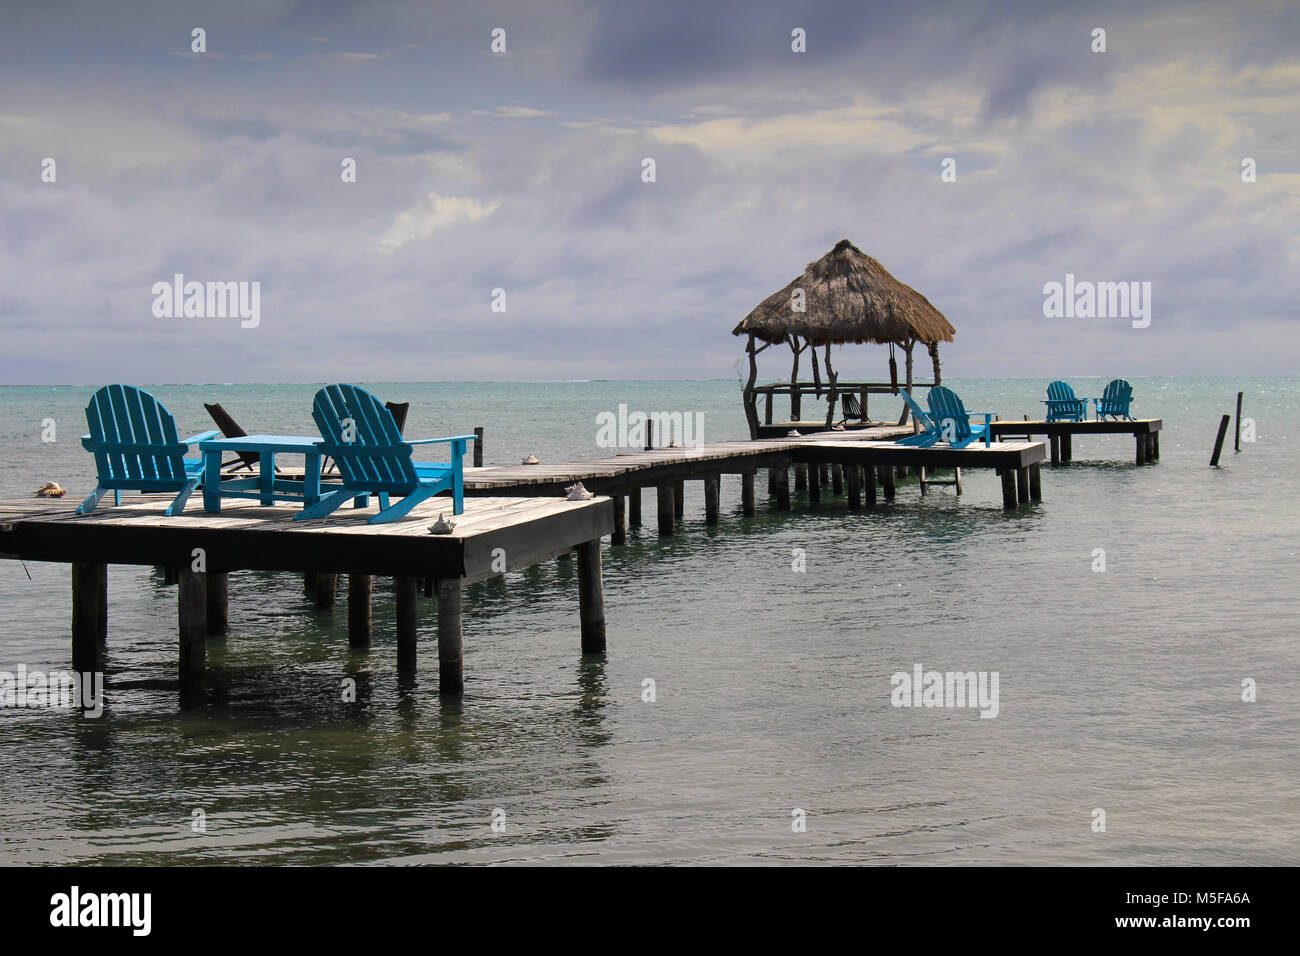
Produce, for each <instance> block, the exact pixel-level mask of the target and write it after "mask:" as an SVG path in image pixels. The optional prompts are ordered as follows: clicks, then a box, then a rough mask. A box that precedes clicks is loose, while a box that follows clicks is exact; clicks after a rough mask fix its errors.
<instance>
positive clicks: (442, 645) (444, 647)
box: [412, 542, 600, 697]
mask: <svg viewBox="0 0 1300 956" xmlns="http://www.w3.org/2000/svg"><path fill="white" fill-rule="evenodd" d="M596 543H597V544H598V545H599V543H600V542H596ZM460 591H461V589H460V581H459V580H458V579H456V578H448V579H445V580H440V581H439V582H438V692H439V693H441V694H447V695H449V696H454V697H459V696H460V695H461V694H463V693H465V652H464V649H463V647H462V633H461V599H460V597H461V595H460ZM412 644H414V641H412Z"/></svg>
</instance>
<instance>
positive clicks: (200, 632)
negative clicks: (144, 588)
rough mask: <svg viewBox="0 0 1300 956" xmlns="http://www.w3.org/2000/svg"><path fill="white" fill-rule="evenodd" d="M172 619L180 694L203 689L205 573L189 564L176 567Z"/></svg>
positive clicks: (205, 609) (205, 619) (205, 661)
mask: <svg viewBox="0 0 1300 956" xmlns="http://www.w3.org/2000/svg"><path fill="white" fill-rule="evenodd" d="M177 575H178V578H177V584H178V585H179V587H177V589H176V622H177V631H178V635H179V638H180V668H179V669H180V679H181V693H182V695H187V694H190V693H193V692H196V691H201V690H202V689H203V681H204V673H205V671H206V669H207V643H206V642H207V636H208V634H207V625H208V597H207V590H208V589H207V574H206V573H205V572H203V571H194V570H191V569H190V568H189V567H182V568H179V569H178V570H177Z"/></svg>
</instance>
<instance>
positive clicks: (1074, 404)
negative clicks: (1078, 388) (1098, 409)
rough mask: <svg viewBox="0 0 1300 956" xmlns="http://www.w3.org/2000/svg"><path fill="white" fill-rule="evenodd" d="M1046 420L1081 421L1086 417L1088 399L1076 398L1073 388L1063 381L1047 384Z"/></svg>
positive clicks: (1085, 419)
mask: <svg viewBox="0 0 1300 956" xmlns="http://www.w3.org/2000/svg"><path fill="white" fill-rule="evenodd" d="M1043 404H1044V405H1046V406H1047V420H1048V421H1049V422H1082V421H1087V419H1088V400H1087V399H1086V398H1076V397H1075V394H1074V389H1072V388H1070V386H1069V385H1067V384H1066V383H1065V382H1053V383H1052V384H1051V385H1049V386H1047V400H1046V401H1045V402H1043Z"/></svg>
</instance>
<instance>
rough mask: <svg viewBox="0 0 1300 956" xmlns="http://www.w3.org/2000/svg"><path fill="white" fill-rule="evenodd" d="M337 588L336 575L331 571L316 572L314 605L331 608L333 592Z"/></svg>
mask: <svg viewBox="0 0 1300 956" xmlns="http://www.w3.org/2000/svg"><path fill="white" fill-rule="evenodd" d="M337 589H338V575H337V574H335V573H334V572H333V571H317V572H316V606H317V607H319V608H331V607H333V606H334V592H335V591H336V590H337Z"/></svg>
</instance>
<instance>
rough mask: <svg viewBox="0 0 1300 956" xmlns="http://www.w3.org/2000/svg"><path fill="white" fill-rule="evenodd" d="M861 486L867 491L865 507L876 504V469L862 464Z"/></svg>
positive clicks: (871, 506) (872, 506)
mask: <svg viewBox="0 0 1300 956" xmlns="http://www.w3.org/2000/svg"><path fill="white" fill-rule="evenodd" d="M862 479H863V480H862V486H863V488H865V489H866V492H867V507H868V508H874V507H875V506H876V469H875V468H874V467H872V466H871V465H863V466H862Z"/></svg>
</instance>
